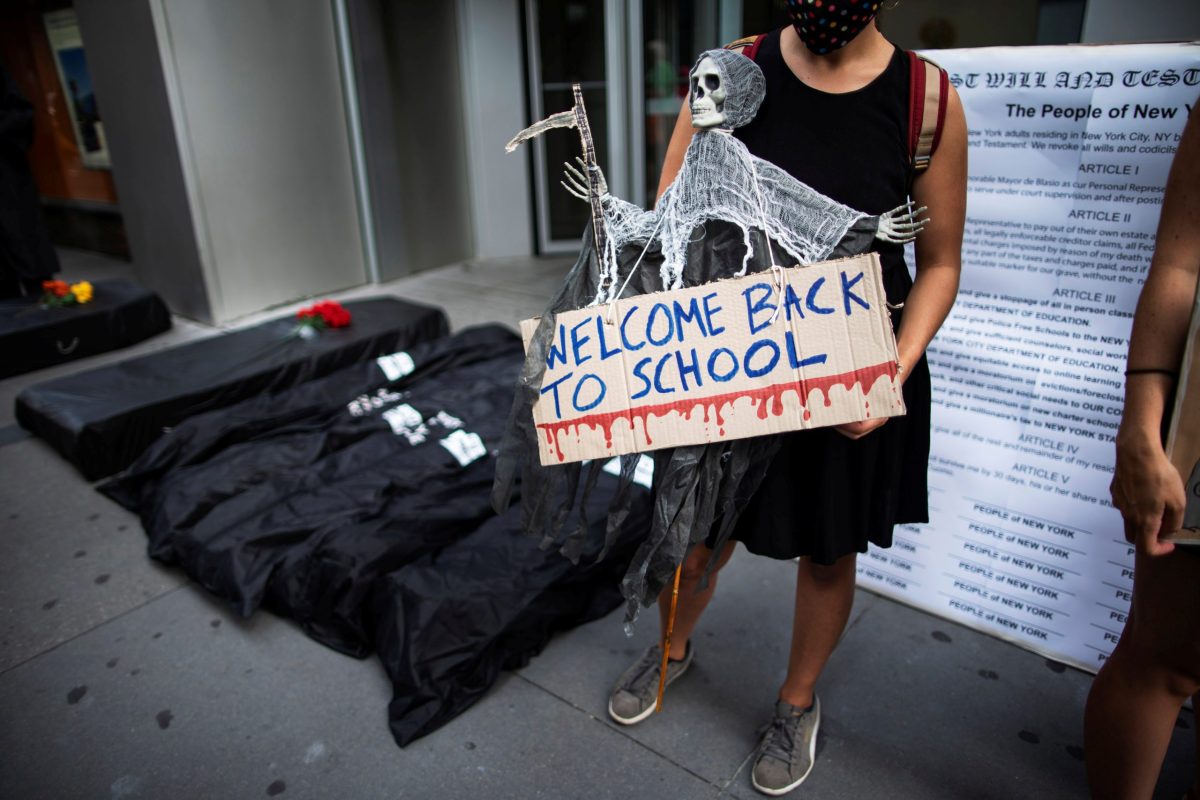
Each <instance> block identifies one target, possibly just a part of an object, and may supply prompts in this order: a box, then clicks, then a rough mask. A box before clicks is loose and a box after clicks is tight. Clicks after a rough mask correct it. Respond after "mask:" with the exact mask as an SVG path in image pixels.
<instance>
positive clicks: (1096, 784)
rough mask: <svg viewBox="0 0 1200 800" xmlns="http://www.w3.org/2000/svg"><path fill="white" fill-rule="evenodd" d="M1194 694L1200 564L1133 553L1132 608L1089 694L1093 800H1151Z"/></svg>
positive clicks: (1188, 556) (1087, 744) (1184, 557)
mask: <svg viewBox="0 0 1200 800" xmlns="http://www.w3.org/2000/svg"><path fill="white" fill-rule="evenodd" d="M1197 690H1200V557H1197V555H1196V554H1195V553H1186V552H1174V553H1171V554H1169V555H1165V556H1157V557H1153V556H1143V555H1142V554H1141V553H1138V554H1137V556H1136V563H1135V566H1134V579H1133V608H1132V610H1131V613H1130V616H1129V620H1128V621H1127V622H1126V623H1125V630H1124V631H1123V632H1122V634H1121V639H1120V641H1119V642H1118V643H1117V646H1116V649H1115V650H1113V654H1112V656H1111V657H1110V658H1109V659H1108V661H1107V662H1106V663H1105V664H1104V666H1103V667H1102V668H1101V670H1100V673H1099V674H1098V675H1097V676H1096V680H1095V682H1094V683H1093V684H1092V690H1091V692H1090V693H1089V694H1088V700H1087V709H1086V711H1085V714H1084V751H1085V753H1086V759H1087V772H1088V783H1089V784H1090V786H1091V790H1092V796H1093V797H1096V798H1108V797H1112V798H1129V797H1150V795H1151V794H1152V793H1153V792H1154V785H1155V783H1156V782H1157V780H1158V773H1159V770H1160V769H1161V767H1162V761H1163V756H1164V755H1165V754H1166V751H1167V745H1168V744H1169V742H1170V741H1171V734H1172V732H1173V731H1174V728H1175V718H1176V716H1177V715H1178V714H1179V709H1180V707H1181V706H1182V705H1183V702H1184V701H1185V700H1186V699H1187V698H1188V696H1189V695H1192V694H1195V693H1196V692H1197Z"/></svg>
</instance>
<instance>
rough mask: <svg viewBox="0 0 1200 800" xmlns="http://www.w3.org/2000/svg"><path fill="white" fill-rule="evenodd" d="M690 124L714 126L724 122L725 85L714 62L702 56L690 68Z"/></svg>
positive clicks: (701, 126) (700, 126) (698, 126)
mask: <svg viewBox="0 0 1200 800" xmlns="http://www.w3.org/2000/svg"><path fill="white" fill-rule="evenodd" d="M691 83H692V125H693V126H695V127H697V128H716V127H718V126H720V125H723V124H724V122H725V86H724V84H723V81H722V79H721V71H720V70H719V69H717V65H716V63H715V62H714V61H713V60H712V59H711V58H709V57H708V56H704V57H703V58H701V59H700V61H699V62H698V63H697V64H696V66H695V67H693V68H692V75H691Z"/></svg>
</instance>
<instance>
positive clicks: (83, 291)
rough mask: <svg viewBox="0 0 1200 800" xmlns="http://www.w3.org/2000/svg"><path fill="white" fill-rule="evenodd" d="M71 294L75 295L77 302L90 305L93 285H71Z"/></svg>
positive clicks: (84, 283) (86, 283) (85, 283)
mask: <svg viewBox="0 0 1200 800" xmlns="http://www.w3.org/2000/svg"><path fill="white" fill-rule="evenodd" d="M71 294H73V295H75V302H77V303H90V302H91V301H92V284H90V283H88V282H87V281H80V282H79V283H73V284H71Z"/></svg>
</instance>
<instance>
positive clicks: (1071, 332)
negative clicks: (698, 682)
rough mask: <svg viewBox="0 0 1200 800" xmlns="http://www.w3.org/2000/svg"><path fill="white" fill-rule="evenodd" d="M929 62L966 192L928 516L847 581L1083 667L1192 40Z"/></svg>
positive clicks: (939, 381)
mask: <svg viewBox="0 0 1200 800" xmlns="http://www.w3.org/2000/svg"><path fill="white" fill-rule="evenodd" d="M931 57H932V58H933V59H934V60H935V61H936V62H937V63H939V64H940V65H941V66H943V67H944V68H946V69H947V70H948V71H949V72H950V76H951V82H952V83H953V84H954V85H955V87H956V88H957V90H958V93H959V96H960V97H961V98H962V101H963V106H964V108H965V110H966V115H967V126H968V128H969V142H970V180H969V184H968V198H967V227H966V238H965V240H964V243H963V274H962V288H961V290H960V293H959V297H958V301H957V303H956V304H955V308H954V311H953V313H952V314H951V316H950V318H949V319H948V320H947V321H946V324H945V326H944V327H943V328H942V331H941V333H940V334H939V335H938V337H937V339H936V340H935V342H934V343H933V345H932V346H931V347H930V349H929V362H930V369H931V371H932V373H933V398H934V405H933V432H932V452H931V455H930V462H929V484H930V486H929V490H930V494H929V513H930V523H929V524H928V525H920V526H902V527H900V528H897V530H896V536H895V544H894V546H893V547H892V548H891V549H890V550H880V549H872V551H871V552H869V553H868V554H867V555H866V556H864V557H861V558H860V559H859V568H858V571H859V581H860V584H861V585H863V586H865V587H868V588H871V589H874V590H876V591H879V592H881V593H883V594H886V595H888V596H891V597H894V598H896V599H899V600H902V601H904V602H907V603H911V604H913V605H915V606H918V607H920V608H923V609H926V610H928V611H931V612H933V613H935V614H939V615H942V616H945V617H947V618H949V619H952V620H954V621H956V622H960V623H963V624H966V625H969V626H971V627H974V628H977V629H980V630H984V631H987V632H989V633H993V634H995V635H997V636H1000V637H1002V638H1004V639H1008V640H1010V641H1013V642H1016V643H1018V644H1021V645H1023V646H1026V647H1028V648H1030V649H1032V650H1036V651H1038V652H1040V653H1043V654H1045V655H1047V656H1049V657H1052V658H1054V659H1057V660H1060V661H1065V662H1068V663H1071V664H1075V665H1077V666H1080V667H1082V668H1084V669H1088V670H1091V671H1095V670H1097V669H1098V668H1099V666H1100V664H1101V663H1103V661H1104V660H1105V659H1106V658H1107V657H1108V654H1109V653H1110V652H1111V650H1112V648H1113V646H1114V645H1115V644H1116V640H1117V637H1118V635H1119V634H1120V631H1121V628H1122V626H1123V624H1124V621H1125V617H1126V614H1127V613H1128V609H1129V599H1130V590H1131V587H1132V580H1131V579H1132V571H1133V551H1132V549H1131V548H1130V547H1129V545H1128V544H1127V543H1126V542H1125V540H1124V537H1123V535H1122V526H1121V520H1120V516H1119V515H1118V514H1117V513H1116V511H1115V510H1114V509H1113V508H1112V506H1111V504H1110V502H1109V494H1108V484H1109V481H1110V480H1111V478H1112V471H1113V460H1114V447H1113V436H1114V434H1115V433H1116V428H1117V424H1118V422H1119V420H1120V414H1121V407H1122V403H1123V393H1124V375H1123V372H1124V362H1125V355H1126V348H1127V345H1128V336H1129V330H1130V324H1131V318H1132V316H1133V309H1134V306H1135V304H1136V302H1137V295H1138V292H1139V290H1140V288H1141V285H1142V282H1143V280H1144V279H1145V275H1146V270H1147V269H1148V267H1149V264H1150V257H1151V255H1152V254H1153V251H1154V233H1155V229H1156V227H1157V224H1158V216H1159V210H1160V208H1161V204H1162V192H1163V187H1164V186H1165V184H1166V179H1167V172H1168V170H1169V168H1170V164H1171V158H1172V155H1173V154H1174V152H1175V147H1176V143H1177V142H1178V140H1179V135H1180V133H1181V132H1182V130H1183V126H1184V123H1185V121H1186V119H1187V115H1188V114H1189V112H1190V110H1191V106H1192V105H1193V104H1195V102H1196V98H1197V95H1198V94H1200V46H1197V45H1196V44H1170V45H1112V46H1068V47H1022V48H983V49H974V50H945V51H939V52H936V53H932V54H931ZM910 263H911V257H910Z"/></svg>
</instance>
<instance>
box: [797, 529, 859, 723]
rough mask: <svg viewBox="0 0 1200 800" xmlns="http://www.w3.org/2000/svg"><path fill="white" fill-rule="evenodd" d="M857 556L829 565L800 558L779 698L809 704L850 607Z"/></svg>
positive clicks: (800, 704)
mask: <svg viewBox="0 0 1200 800" xmlns="http://www.w3.org/2000/svg"><path fill="white" fill-rule="evenodd" d="M856 557H857V553H851V554H849V555H847V556H843V557H842V558H840V559H838V560H837V562H835V563H834V564H833V565H832V566H828V567H827V566H823V565H821V564H814V563H812V561H811V560H810V559H808V558H802V559H800V566H799V568H798V569H797V571H796V608H795V611H794V612H793V614H792V651H791V654H790V656H789V657H788V671H787V678H786V679H785V680H784V682H783V686H782V687H780V689H779V699H780V700H784V701H786V702H788V703H791V704H792V705H794V706H800V707H801V708H806V707H808V706H809V705H811V704H812V700H813V687H814V686H816V683H817V678H819V677H821V670H823V669H825V662H827V661H828V660H829V656H830V655H832V654H833V648H834V647H836V646H837V643H838V639H840V638H841V636H842V631H843V630H845V628H846V620H848V619H849V618H850V608H851V607H852V606H853V605H854V580H855V569H854V567H855V563H856V560H857V559H856Z"/></svg>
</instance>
